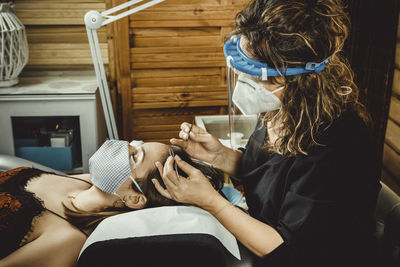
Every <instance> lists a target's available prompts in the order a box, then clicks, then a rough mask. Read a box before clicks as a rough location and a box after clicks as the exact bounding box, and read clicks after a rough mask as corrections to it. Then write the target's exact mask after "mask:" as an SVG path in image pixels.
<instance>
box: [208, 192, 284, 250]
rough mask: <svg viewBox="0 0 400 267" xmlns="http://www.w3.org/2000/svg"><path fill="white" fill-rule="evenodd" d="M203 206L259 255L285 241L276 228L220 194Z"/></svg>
mask: <svg viewBox="0 0 400 267" xmlns="http://www.w3.org/2000/svg"><path fill="white" fill-rule="evenodd" d="M202 208H203V209H205V210H207V211H208V212H210V213H211V214H213V215H214V216H215V217H216V218H217V219H218V221H219V222H220V223H221V224H222V225H223V226H225V228H226V229H228V230H229V232H231V233H232V234H233V235H234V236H235V237H236V238H237V239H238V240H239V241H240V242H241V243H242V244H243V245H244V246H245V247H247V248H248V249H249V250H250V251H251V252H253V253H254V254H256V255H257V256H259V257H262V256H264V255H267V254H269V253H270V252H272V251H273V250H274V249H275V248H277V247H278V246H279V245H280V244H282V243H283V239H282V237H281V235H280V234H279V233H278V232H277V231H276V230H275V229H274V228H272V227H271V226H269V225H268V224H265V223H263V222H260V221H258V220H256V219H254V218H253V217H251V216H249V215H247V214H246V213H244V212H243V211H242V210H240V209H238V208H236V207H235V206H233V205H232V204H231V203H230V202H229V201H228V200H226V199H224V198H223V197H222V196H221V195H219V194H218V195H215V199H214V200H213V201H212V202H211V203H209V204H204V205H203V206H202Z"/></svg>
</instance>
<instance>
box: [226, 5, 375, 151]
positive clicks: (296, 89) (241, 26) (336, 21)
mask: <svg viewBox="0 0 400 267" xmlns="http://www.w3.org/2000/svg"><path fill="white" fill-rule="evenodd" d="M235 24H236V29H235V30H234V31H233V32H232V33H231V34H232V35H242V36H244V37H246V38H247V40H248V47H246V49H247V50H248V51H249V52H250V53H251V56H252V57H253V58H254V59H256V60H258V61H260V62H264V63H266V64H268V65H269V66H271V67H273V68H275V69H284V68H294V67H304V66H305V64H306V62H322V61H324V60H325V59H329V62H328V63H327V64H326V67H325V69H324V70H323V71H321V72H319V73H315V72H311V73H306V74H299V75H293V76H284V77H269V78H268V79H269V81H270V82H272V83H279V82H281V80H278V79H282V78H283V79H284V84H285V90H284V92H283V97H282V107H281V109H280V110H279V111H273V112H269V113H267V114H266V116H265V117H264V122H265V124H266V123H268V122H269V123H270V124H271V125H273V126H274V127H278V129H279V130H278V131H277V132H278V133H279V135H278V138H277V139H276V141H275V142H274V143H273V144H270V145H269V146H268V148H269V149H270V150H272V151H275V152H279V153H281V154H283V155H285V156H293V155H296V154H299V153H301V154H305V155H306V154H307V151H309V149H310V148H312V147H314V146H317V145H323V144H322V143H320V142H319V137H321V136H322V134H323V132H324V131H325V130H326V129H327V128H329V126H330V125H331V124H332V123H333V122H334V121H335V120H336V119H337V118H339V117H340V116H341V115H342V114H343V113H344V112H347V111H350V112H355V113H356V114H357V115H358V116H359V117H360V118H361V119H362V120H363V121H364V122H365V123H366V125H369V124H370V117H369V114H368V113H367V111H366V108H365V106H364V105H363V104H362V103H361V102H360V101H359V90H358V88H357V86H356V84H355V83H354V80H353V76H354V74H353V71H352V70H351V68H350V66H349V63H348V62H347V60H346V59H345V57H344V56H343V55H342V54H341V53H342V48H343V45H344V42H345V40H346V38H347V36H348V34H349V25H350V20H349V17H348V15H347V14H346V13H345V11H344V7H343V4H342V2H341V1H340V0H314V1H306V0H304V1H301V0H254V1H252V2H251V3H250V4H249V5H248V6H247V7H246V8H245V9H244V10H242V11H241V12H239V13H238V14H237V16H236V20H235ZM267 140H268V137H267ZM268 143H269V142H267V144H268Z"/></svg>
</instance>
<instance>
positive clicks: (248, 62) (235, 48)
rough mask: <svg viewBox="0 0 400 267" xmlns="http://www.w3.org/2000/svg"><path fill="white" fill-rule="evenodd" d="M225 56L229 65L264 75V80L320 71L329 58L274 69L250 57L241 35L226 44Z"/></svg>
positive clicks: (255, 74) (251, 73) (257, 74)
mask: <svg viewBox="0 0 400 267" xmlns="http://www.w3.org/2000/svg"><path fill="white" fill-rule="evenodd" d="M224 56H225V58H226V60H227V64H228V66H231V67H233V68H235V69H237V70H239V71H241V72H244V73H247V74H249V75H253V76H260V77H263V80H265V79H266V78H268V76H290V75H297V74H303V73H309V72H312V71H314V72H316V73H318V72H320V71H323V70H324V69H325V64H326V63H328V59H325V60H324V61H322V62H320V63H316V62H307V63H306V64H305V67H304V68H286V69H280V70H277V69H274V68H271V67H269V66H268V65H267V64H265V63H261V62H258V61H255V60H253V59H251V58H249V57H248V56H247V55H246V54H245V53H244V52H243V51H242V49H241V48H240V36H234V37H233V38H231V39H230V40H229V41H227V42H226V43H225V45H224Z"/></svg>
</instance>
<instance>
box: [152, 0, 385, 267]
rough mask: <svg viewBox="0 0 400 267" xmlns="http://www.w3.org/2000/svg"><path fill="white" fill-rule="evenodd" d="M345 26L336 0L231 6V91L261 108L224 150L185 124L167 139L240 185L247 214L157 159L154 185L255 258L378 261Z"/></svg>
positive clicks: (243, 103)
mask: <svg viewBox="0 0 400 267" xmlns="http://www.w3.org/2000/svg"><path fill="white" fill-rule="evenodd" d="M348 26H349V19H348V16H347V15H346V14H345V12H344V10H343V6H342V3H341V1H340V0H317V1H306V0H303V1H302V0H268V1H267V0H255V1H252V2H251V3H250V4H249V5H248V7H246V8H245V9H244V10H243V11H241V12H240V13H239V14H238V15H237V16H236V29H235V30H234V32H233V34H232V38H231V39H230V40H229V41H228V42H226V43H225V46H224V53H225V57H226V59H227V64H228V70H229V71H231V72H230V74H229V75H228V80H229V81H228V82H229V83H230V82H232V81H233V82H235V84H233V85H232V86H230V90H231V94H230V98H231V103H232V104H233V105H234V106H235V110H240V111H241V112H242V113H243V114H245V115H250V114H256V113H258V114H259V118H260V120H259V123H258V125H257V127H256V130H255V131H254V133H253V134H252V136H251V138H250V139H249V141H248V143H247V146H246V147H245V149H241V150H232V149H229V148H227V147H225V146H223V145H222V144H221V143H220V142H219V141H218V139H217V138H215V137H214V136H212V135H211V134H209V133H207V132H206V131H204V130H202V129H200V128H198V127H196V126H192V125H191V124H189V123H183V124H182V125H181V131H180V133H179V137H180V139H172V140H171V143H172V144H176V145H179V146H181V147H183V148H184V149H185V150H186V152H187V153H188V154H189V155H190V156H192V157H194V158H197V159H199V160H202V161H205V162H208V163H210V164H212V165H213V166H214V167H216V168H218V169H220V170H222V171H224V172H225V173H227V174H228V175H230V176H231V177H233V178H236V179H237V180H239V181H240V182H241V183H243V186H244V194H245V197H246V201H247V205H248V207H249V210H248V212H249V214H247V213H245V212H243V211H242V210H240V209H238V208H236V207H234V206H233V205H231V204H230V203H229V202H228V201H227V200H226V199H224V198H223V197H221V196H220V194H218V193H217V192H216V191H215V190H214V189H213V187H212V186H211V185H210V184H209V183H208V182H207V178H206V177H205V176H204V175H202V173H201V172H200V171H198V170H196V169H195V168H193V167H191V166H189V165H188V164H186V163H185V162H183V161H182V160H180V159H179V157H175V158H172V157H169V158H168V160H167V161H166V163H165V164H164V166H163V165H162V164H161V163H158V162H157V163H156V165H157V167H158V169H159V171H160V173H161V174H162V178H163V181H164V183H165V186H166V188H164V187H162V186H161V185H160V184H159V182H157V181H153V183H154V184H155V186H156V188H157V189H158V190H159V192H160V193H161V194H162V195H164V196H165V197H167V198H171V199H174V200H176V201H178V202H183V203H188V204H193V205H197V206H199V207H201V208H204V209H205V210H207V211H209V212H210V213H212V214H213V215H214V216H215V217H216V218H217V219H218V220H219V221H220V222H221V223H222V224H223V225H224V226H225V227H226V228H227V229H228V230H229V231H230V232H232V233H233V234H234V235H235V237H236V238H237V240H238V241H240V242H241V243H242V244H243V245H244V246H246V247H247V248H248V249H249V250H250V251H252V252H253V253H254V254H255V255H256V256H257V264H258V265H259V266H285V267H288V266H307V267H311V266H318V267H327V266H335V267H339V266H351V267H355V266H376V265H375V263H374V258H375V252H376V251H375V249H374V243H373V236H372V234H373V230H374V224H373V210H374V205H375V202H376V197H377V193H378V191H379V189H380V185H379V178H378V176H379V175H378V171H377V162H376V159H375V152H374V147H375V146H374V143H373V142H372V140H371V139H370V131H369V127H370V119H369V115H368V114H367V112H366V109H365V107H364V106H363V105H362V104H361V103H360V102H359V100H358V92H359V91H358V89H357V86H356V85H355V84H354V82H353V73H352V70H351V69H350V67H349V64H348V63H347V61H346V60H345V59H344V57H343V55H342V47H343V44H344V41H345V39H346V38H347V36H348ZM235 75H236V76H235ZM233 88H234V90H233ZM232 91H233V92H232ZM175 162H176V164H177V166H178V167H179V168H180V169H182V170H183V171H184V172H186V173H187V174H188V175H189V178H188V179H185V178H183V177H181V176H178V175H177V174H176V170H175V168H174V164H175Z"/></svg>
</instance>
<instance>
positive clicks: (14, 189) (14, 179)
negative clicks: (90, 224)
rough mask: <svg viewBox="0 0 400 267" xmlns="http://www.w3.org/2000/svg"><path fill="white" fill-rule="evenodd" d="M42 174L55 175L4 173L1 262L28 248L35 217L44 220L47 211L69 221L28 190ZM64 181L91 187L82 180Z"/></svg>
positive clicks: (1, 184)
mask: <svg viewBox="0 0 400 267" xmlns="http://www.w3.org/2000/svg"><path fill="white" fill-rule="evenodd" d="M42 174H54V173H49V172H45V171H42V170H38V169H34V168H29V167H20V168H17V169H12V170H8V171H5V172H0V259H2V258H4V257H6V256H8V255H9V254H11V253H12V252H14V251H16V250H17V249H18V248H20V247H21V246H23V245H25V244H26V240H24V237H27V236H29V234H31V233H32V230H33V229H31V228H32V222H33V220H34V218H35V217H37V216H41V214H42V213H43V211H46V210H47V211H49V212H51V213H52V214H54V215H56V216H58V217H60V218H61V219H64V220H66V221H68V220H67V219H66V218H64V217H63V216H61V215H59V214H57V213H55V212H53V211H51V210H49V209H48V208H46V207H45V205H44V203H43V201H42V200H40V199H39V198H38V197H36V196H35V194H34V193H31V192H28V191H26V190H25V186H26V185H27V183H28V182H29V181H30V180H31V179H33V178H36V177H40V176H41V175H42ZM59 176H60V175H59ZM64 177H66V178H69V179H75V180H80V181H82V182H85V183H88V184H90V183H89V182H88V181H85V180H83V179H80V178H76V177H69V176H64ZM77 228H78V227H77ZM78 230H80V231H81V232H82V233H83V234H85V235H86V233H85V232H84V231H82V230H81V229H79V228H78Z"/></svg>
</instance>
